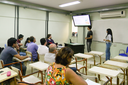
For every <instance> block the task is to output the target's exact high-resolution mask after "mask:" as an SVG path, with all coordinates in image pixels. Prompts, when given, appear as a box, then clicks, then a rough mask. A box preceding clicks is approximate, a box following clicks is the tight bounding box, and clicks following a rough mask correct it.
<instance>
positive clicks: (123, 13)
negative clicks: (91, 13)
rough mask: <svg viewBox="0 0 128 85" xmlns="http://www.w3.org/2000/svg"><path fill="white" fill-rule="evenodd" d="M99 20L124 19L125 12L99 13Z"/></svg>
mask: <svg viewBox="0 0 128 85" xmlns="http://www.w3.org/2000/svg"><path fill="white" fill-rule="evenodd" d="M100 17H101V18H112V17H125V10H120V11H109V12H101V13H100Z"/></svg>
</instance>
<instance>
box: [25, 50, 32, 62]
mask: <svg viewBox="0 0 128 85" xmlns="http://www.w3.org/2000/svg"><path fill="white" fill-rule="evenodd" d="M26 55H27V56H29V57H31V62H33V58H32V53H31V52H30V51H26Z"/></svg>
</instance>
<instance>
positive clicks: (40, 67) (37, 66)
mask: <svg viewBox="0 0 128 85" xmlns="http://www.w3.org/2000/svg"><path fill="white" fill-rule="evenodd" d="M29 66H30V67H32V68H35V69H37V70H39V71H40V72H41V78H42V80H43V71H44V70H47V68H48V66H49V64H47V63H43V62H40V61H39V62H35V63H31V64H29ZM42 83H43V82H42Z"/></svg>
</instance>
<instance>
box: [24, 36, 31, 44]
mask: <svg viewBox="0 0 128 85" xmlns="http://www.w3.org/2000/svg"><path fill="white" fill-rule="evenodd" d="M27 43H30V38H29V37H28V38H27V39H26V41H25V44H24V46H26V44H27Z"/></svg>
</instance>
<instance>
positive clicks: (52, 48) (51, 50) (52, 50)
mask: <svg viewBox="0 0 128 85" xmlns="http://www.w3.org/2000/svg"><path fill="white" fill-rule="evenodd" d="M56 52H57V51H56V45H55V44H50V45H49V53H46V54H45V56H44V60H45V61H46V62H49V63H52V62H55V56H56V55H55V54H56Z"/></svg>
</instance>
